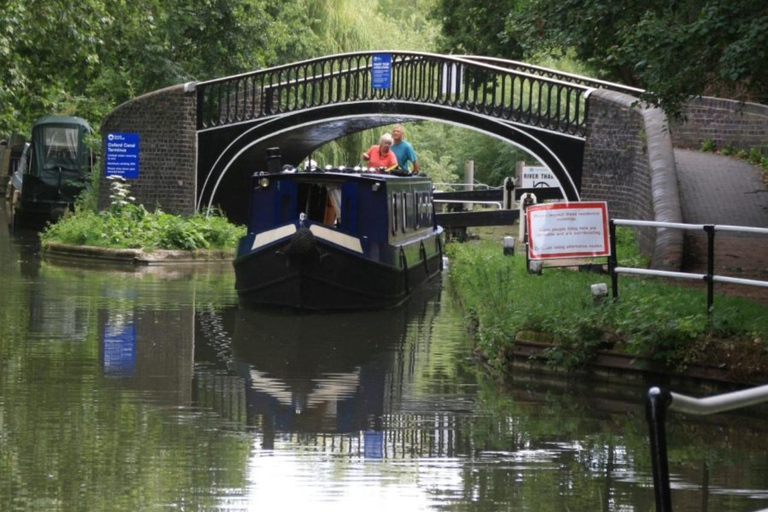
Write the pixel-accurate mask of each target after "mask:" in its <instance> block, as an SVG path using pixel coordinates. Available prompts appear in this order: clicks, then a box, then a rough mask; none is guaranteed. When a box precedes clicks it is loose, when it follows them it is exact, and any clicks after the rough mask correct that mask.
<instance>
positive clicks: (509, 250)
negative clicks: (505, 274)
mask: <svg viewBox="0 0 768 512" xmlns="http://www.w3.org/2000/svg"><path fill="white" fill-rule="evenodd" d="M501 245H502V246H503V247H504V256H514V255H515V238H514V237H511V236H505V237H504V240H502V242H501Z"/></svg>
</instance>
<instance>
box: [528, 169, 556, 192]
mask: <svg viewBox="0 0 768 512" xmlns="http://www.w3.org/2000/svg"><path fill="white" fill-rule="evenodd" d="M520 177H521V180H522V185H521V188H545V187H551V188H559V187H560V182H559V181H558V179H557V178H556V177H555V175H554V174H553V173H552V171H550V170H549V169H548V168H547V167H533V166H524V167H523V170H522V172H521V175H520Z"/></svg>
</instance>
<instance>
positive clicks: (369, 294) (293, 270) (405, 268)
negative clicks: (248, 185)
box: [234, 174, 443, 310]
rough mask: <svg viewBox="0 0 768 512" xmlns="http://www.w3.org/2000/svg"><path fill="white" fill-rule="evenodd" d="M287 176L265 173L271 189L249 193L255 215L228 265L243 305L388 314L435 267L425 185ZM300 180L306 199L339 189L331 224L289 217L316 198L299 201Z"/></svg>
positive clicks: (437, 246)
mask: <svg viewBox="0 0 768 512" xmlns="http://www.w3.org/2000/svg"><path fill="white" fill-rule="evenodd" d="M293 176H296V179H295V180H294V179H293V178H292V176H290V175H289V176H286V175H270V176H269V178H267V180H264V178H263V177H262V178H260V179H261V181H262V183H267V184H268V185H264V187H261V186H256V187H254V190H255V192H254V199H253V200H252V205H251V211H252V212H255V214H254V215H253V217H254V218H255V219H254V220H251V222H250V223H249V232H250V233H249V235H247V236H246V237H244V238H243V239H241V241H240V245H239V248H238V253H237V257H236V258H235V261H234V268H235V287H236V289H237V292H238V295H239V297H240V299H241V300H242V301H244V302H248V303H251V304H257V305H269V306H282V307H289V308H296V309H304V310H354V309H382V308H390V307H394V306H397V305H399V304H401V303H403V302H404V301H405V300H407V299H408V297H409V296H410V294H411V293H412V292H413V291H414V290H416V289H417V288H418V287H420V286H421V285H422V284H423V283H425V282H426V281H428V280H430V279H431V278H432V277H434V276H435V275H437V274H439V273H440V271H441V270H442V264H443V250H442V240H441V233H442V228H440V227H439V226H437V225H435V224H434V216H433V206H432V202H431V183H430V182H428V180H424V179H421V180H412V181H410V182H409V181H408V178H405V179H403V178H400V180H401V181H390V182H389V183H387V179H384V178H377V177H361V176H359V175H357V176H354V177H351V178H349V179H345V178H346V177H344V176H338V175H336V176H328V175H322V176H314V177H308V176H306V175H303V176H302V175H300V174H296V175H293ZM393 179H394V178H389V180H393ZM268 180H271V181H268ZM301 180H304V181H305V182H306V183H305V184H304V185H301V184H300V185H299V188H300V187H301V186H305V187H307V190H309V187H312V191H313V192H312V193H315V192H316V191H317V190H316V189H317V188H318V187H320V188H322V187H325V186H328V187H329V188H330V187H336V189H337V190H342V191H343V193H342V194H341V201H339V200H338V199H337V203H339V204H343V205H344V206H343V207H340V208H339V214H338V215H337V217H336V222H330V221H329V219H328V217H325V216H323V217H324V219H321V216H320V215H319V214H316V215H315V218H312V219H308V218H307V215H306V214H305V213H304V212H303V211H302V212H301V213H300V215H294V214H295V213H296V211H295V208H294V207H293V206H294V205H295V204H296V203H298V204H301V205H304V204H305V202H306V201H310V202H311V198H312V197H314V196H310V195H309V194H310V192H307V195H306V196H305V195H301V194H302V192H300V191H298V190H299V189H298V188H297V185H296V181H298V182H299V183H301ZM310 180H313V181H311V182H310ZM403 180H404V181H403ZM267 187H270V188H271V189H273V190H267ZM372 191H373V192H372ZM387 191H388V192H387ZM358 192H360V196H359V197H358ZM366 194H367V195H366ZM377 194H378V195H377ZM295 197H300V198H301V200H298V201H296V200H295ZM325 201H326V199H322V201H321V203H325ZM328 204H329V205H330V200H329V201H328ZM286 205H287V206H286ZM302 207H303V206H302ZM305 209H306V210H308V211H310V212H311V211H313V209H312V208H305ZM328 211H330V212H331V213H333V209H332V208H331V206H328ZM326 213H327V212H326ZM291 216H293V218H290V217H291ZM265 217H266V218H267V220H264V218H265ZM296 217H300V218H296ZM345 228H348V229H345Z"/></svg>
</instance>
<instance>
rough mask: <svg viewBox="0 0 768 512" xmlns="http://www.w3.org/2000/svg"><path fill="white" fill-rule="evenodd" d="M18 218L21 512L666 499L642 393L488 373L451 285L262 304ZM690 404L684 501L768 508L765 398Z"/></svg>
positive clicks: (4, 262)
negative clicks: (82, 249) (657, 493)
mask: <svg viewBox="0 0 768 512" xmlns="http://www.w3.org/2000/svg"><path fill="white" fill-rule="evenodd" d="M0 229H1V231H0V271H1V274H0V279H1V281H0V282H1V283H2V289H1V292H0V293H1V294H2V295H1V297H2V300H1V301H0V510H2V511H22V510H23V511H78V510H83V511H92V510H104V511H106V510H109V511H138V510H185V511H191V510H222V511H224V510H226V511H239V510H307V511H310V510H312V511H314V510H322V511H325V510H327V511H348V510H349V511H359V510H366V511H374V510H387V511H391V510H400V511H421V510H446V511H447V510H451V511H470V510H471V511H496V510H515V511H547V512H549V511H563V512H566V511H574V512H575V511H650V510H653V503H654V501H653V488H652V483H651V475H650V455H649V448H648V441H647V426H646V423H645V417H644V411H643V398H642V397H643V394H644V388H639V387H632V386H620V385H607V384H604V383H597V382H591V383H583V382H582V383H579V382H570V381H567V380H566V379H564V378H562V377H557V378H552V377H542V376H531V375H523V374H521V375H517V376H516V377H515V378H514V380H513V381H512V382H510V383H508V384H507V385H505V386H502V385H501V384H500V383H498V382H496V381H494V380H493V379H490V378H487V377H485V376H483V374H482V373H480V372H478V371H477V369H476V366H475V364H474V363H473V361H472V359H471V357H470V353H469V349H468V346H469V345H468V341H467V338H466V334H465V332H464V329H463V327H462V319H461V315H460V313H459V311H457V309H456V308H455V306H454V305H453V303H452V300H451V295H450V283H449V282H448V280H447V279H445V278H444V279H443V280H442V282H436V283H434V284H433V286H431V287H430V288H429V289H427V290H424V292H423V293H420V294H419V295H417V296H414V297H413V299H412V300H410V301H409V303H407V304H406V305H405V306H403V307H401V308H398V309H395V310H391V311H381V312H372V313H357V314H327V315H321V314H295V313H287V312H281V311H265V310H255V309H250V308H246V307H242V306H239V305H238V304H237V298H236V295H235V293H234V288H233V287H234V277H233V273H232V270H231V268H230V267H229V266H228V265H223V266H211V267H191V268H190V267H187V268H184V267H179V268H154V267H153V268H146V269H142V270H140V271H126V270H119V269H113V268H107V267H103V268H99V267H98V266H97V265H95V264H93V263H88V264H80V265H79V266H73V265H66V264H61V263H56V262H49V261H44V260H43V259H41V256H40V254H39V249H38V244H37V242H36V237H35V234H34V233H24V232H17V233H15V234H10V233H8V231H7V229H6V228H5V222H4V221H3V227H2V228H0ZM671 416H672V417H671V418H670V424H669V446H670V457H671V461H670V467H671V472H672V476H673V484H672V485H673V489H674V491H673V492H674V494H673V500H674V503H675V510H680V511H700V510H709V511H718V512H731V511H733V512H737V511H738V512H743V511H747V510H758V509H763V508H766V507H768V441H766V439H767V437H766V434H768V417H766V415H765V410H756V411H755V410H751V411H744V412H743V413H741V414H739V415H720V416H717V417H711V418H709V419H704V420H702V419H694V420H690V419H689V420H687V421H684V420H683V419H682V418H681V417H680V416H679V415H675V414H674V413H673V414H671Z"/></svg>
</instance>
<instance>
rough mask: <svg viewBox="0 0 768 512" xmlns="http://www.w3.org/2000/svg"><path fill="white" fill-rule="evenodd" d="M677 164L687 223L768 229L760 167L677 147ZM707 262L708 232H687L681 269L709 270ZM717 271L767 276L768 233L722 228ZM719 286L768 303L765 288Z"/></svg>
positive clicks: (767, 206)
mask: <svg viewBox="0 0 768 512" xmlns="http://www.w3.org/2000/svg"><path fill="white" fill-rule="evenodd" d="M675 163H676V165H677V173H678V182H679V186H680V202H681V205H682V213H683V222H685V223H690V224H728V225H734V226H753V227H762V228H768V189H766V186H765V185H764V184H763V183H762V182H761V180H760V171H759V170H758V169H757V168H756V167H754V166H752V165H750V164H748V163H746V162H744V161H742V160H739V159H737V158H732V157H726V156H722V155H716V154H711V153H702V152H698V151H689V150H682V149H676V150H675ZM706 261H707V239H706V235H704V234H703V232H702V233H700V234H699V233H694V232H686V235H685V259H684V268H683V270H684V271H686V272H705V271H706ZM715 273H716V274H718V275H725V276H730V277H741V278H749V279H759V280H762V281H768V235H754V234H745V233H739V234H736V233H734V234H731V233H723V232H718V233H717V234H716V236H715ZM715 289H716V291H717V290H719V291H725V292H727V293H733V294H737V295H745V296H748V297H751V298H754V299H756V300H759V301H760V302H762V303H765V304H768V289H767V288H757V287H747V286H731V285H721V284H717V285H716V288H715Z"/></svg>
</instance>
